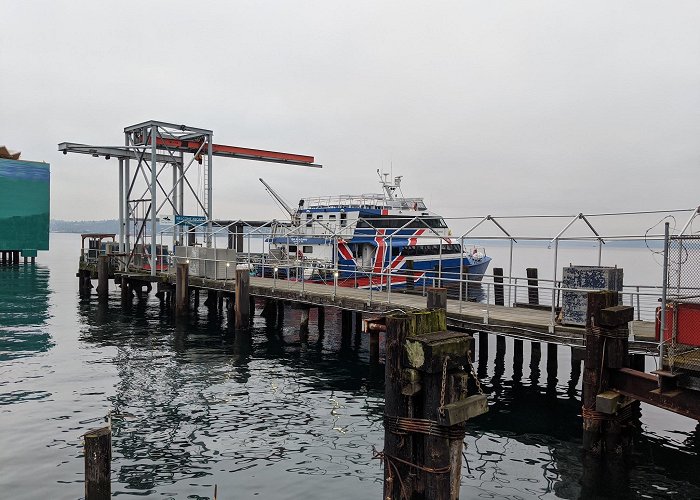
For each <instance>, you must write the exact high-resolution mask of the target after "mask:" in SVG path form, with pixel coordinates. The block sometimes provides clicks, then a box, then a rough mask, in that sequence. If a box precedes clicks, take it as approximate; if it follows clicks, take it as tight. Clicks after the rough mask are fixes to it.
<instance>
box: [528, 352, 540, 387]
mask: <svg viewBox="0 0 700 500" xmlns="http://www.w3.org/2000/svg"><path fill="white" fill-rule="evenodd" d="M540 361H542V344H540V343H539V342H531V343H530V381H531V382H532V384H533V385H537V383H538V382H539V380H540Z"/></svg>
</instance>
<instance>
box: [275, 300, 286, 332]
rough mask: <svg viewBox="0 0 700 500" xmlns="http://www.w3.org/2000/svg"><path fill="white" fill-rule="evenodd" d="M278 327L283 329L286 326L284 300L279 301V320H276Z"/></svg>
mask: <svg viewBox="0 0 700 500" xmlns="http://www.w3.org/2000/svg"><path fill="white" fill-rule="evenodd" d="M275 324H276V325H277V328H278V329H279V330H281V329H282V328H283V327H284V301H282V300H278V301H277V321H275Z"/></svg>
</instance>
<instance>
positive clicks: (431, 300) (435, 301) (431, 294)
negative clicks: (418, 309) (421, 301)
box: [427, 287, 447, 311]
mask: <svg viewBox="0 0 700 500" xmlns="http://www.w3.org/2000/svg"><path fill="white" fill-rule="evenodd" d="M427 302H428V304H427V307H428V310H429V311H431V310H433V309H447V288H442V287H430V288H428V300H427Z"/></svg>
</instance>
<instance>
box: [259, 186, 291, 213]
mask: <svg viewBox="0 0 700 500" xmlns="http://www.w3.org/2000/svg"><path fill="white" fill-rule="evenodd" d="M258 180H259V181H260V182H262V183H263V185H264V186H265V189H266V190H267V192H268V193H270V196H272V197H273V198H274V199H275V201H276V202H277V203H279V205H280V206H281V207H282V208H283V209H284V211H285V212H287V213H288V214H289V216H290V217H292V218H294V211H293V210H292V207H290V206H289V204H288V203H287V202H286V201H284V198H282V197H281V196H280V195H279V194H277V192H276V191H275V190H274V189H272V186H270V185H269V184H268V183H267V182H265V181H264V180H263V179H262V177H258Z"/></svg>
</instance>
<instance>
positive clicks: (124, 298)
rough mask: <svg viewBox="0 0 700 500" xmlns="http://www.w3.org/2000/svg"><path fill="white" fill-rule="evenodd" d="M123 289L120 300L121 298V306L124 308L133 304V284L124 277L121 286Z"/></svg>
mask: <svg viewBox="0 0 700 500" xmlns="http://www.w3.org/2000/svg"><path fill="white" fill-rule="evenodd" d="M119 286H120V287H121V292H120V298H121V304H122V307H126V306H127V305H129V304H130V303H131V284H130V280H129V279H128V278H126V277H125V276H122V279H121V283H120V285H119Z"/></svg>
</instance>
